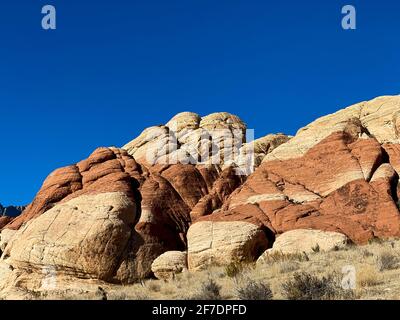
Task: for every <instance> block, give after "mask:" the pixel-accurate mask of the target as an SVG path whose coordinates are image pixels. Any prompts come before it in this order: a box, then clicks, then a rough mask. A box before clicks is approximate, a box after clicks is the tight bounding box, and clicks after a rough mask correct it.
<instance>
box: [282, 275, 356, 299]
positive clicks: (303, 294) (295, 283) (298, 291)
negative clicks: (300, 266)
mask: <svg viewBox="0 0 400 320" xmlns="http://www.w3.org/2000/svg"><path fill="white" fill-rule="evenodd" d="M282 293H283V296H284V297H285V298H286V299H288V300H333V299H350V298H351V297H352V296H353V292H352V291H351V290H344V289H342V288H341V286H340V283H339V281H338V279H337V278H336V277H335V276H333V275H329V276H326V277H322V278H318V277H316V276H314V275H312V274H309V273H307V272H301V273H296V274H294V276H293V279H291V280H288V281H287V282H285V283H283V285H282Z"/></svg>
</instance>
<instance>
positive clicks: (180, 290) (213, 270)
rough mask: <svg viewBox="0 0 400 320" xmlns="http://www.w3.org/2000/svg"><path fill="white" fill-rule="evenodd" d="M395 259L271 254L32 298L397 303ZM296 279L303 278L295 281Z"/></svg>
mask: <svg viewBox="0 0 400 320" xmlns="http://www.w3.org/2000/svg"><path fill="white" fill-rule="evenodd" d="M315 251H318V250H317V249H316V250H315ZM399 257H400V241H385V242H383V241H372V242H371V243H369V244H368V245H366V246H348V247H346V248H345V249H341V250H334V251H330V252H322V251H319V252H314V253H312V254H310V255H305V254H295V255H293V254H292V255H288V254H282V253H275V254H272V255H270V256H269V257H267V258H266V259H264V261H263V262H262V263H259V264H257V265H255V264H253V265H248V264H240V263H235V264H232V265H230V266H227V267H210V268H209V269H207V270H205V271H200V272H195V273H192V272H184V273H182V274H178V275H177V276H176V277H175V278H174V279H170V280H167V281H162V280H156V279H150V280H146V281H143V282H142V283H138V284H133V285H128V286H118V285H106V284H104V285H103V284H102V285H101V288H102V289H101V290H99V289H98V285H97V286H95V287H93V291H91V290H89V289H88V290H86V289H85V290H81V291H79V290H72V291H64V292H57V293H54V294H53V295H52V294H50V293H40V294H38V296H37V297H36V298H38V299H99V300H100V299H104V297H107V299H109V300H112V299H119V300H122V299H135V300H137V299H141V300H143V299H146V300H147V299H151V300H159V299H193V298H196V299H212V300H216V299H244V298H247V299H271V298H273V299H288V298H296V297H297V298H302V299H305V298H310V297H311V298H312V299H400V266H399V265H398V263H399V259H398V258H399ZM346 266H352V267H353V268H354V270H355V275H356V279H355V285H356V288H355V290H343V289H342V288H341V286H340V285H341V279H343V277H344V274H343V273H342V270H343V269H342V268H343V267H346ZM298 274H303V276H302V277H299V276H296V275H298ZM304 274H307V275H308V276H304ZM296 277H297V280H296ZM288 283H289V284H291V289H292V291H291V292H292V293H293V292H294V296H290V295H288V290H285V286H284V285H285V284H288ZM321 288H322V290H319V289H321ZM286 289H289V287H288V286H286ZM293 289H296V290H293ZM78 291H79V292H78ZM304 292H305V293H304Z"/></svg>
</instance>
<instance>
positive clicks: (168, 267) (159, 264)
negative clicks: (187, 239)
mask: <svg viewBox="0 0 400 320" xmlns="http://www.w3.org/2000/svg"><path fill="white" fill-rule="evenodd" d="M187 268H188V267H187V253H186V252H181V251H167V252H165V253H163V254H162V255H160V256H159V257H158V258H157V259H155V260H154V261H153V263H152V265H151V270H152V271H153V273H154V275H155V276H156V277H157V278H158V279H162V280H168V279H172V278H174V276H175V275H176V274H178V273H182V272H183V271H185V270H187Z"/></svg>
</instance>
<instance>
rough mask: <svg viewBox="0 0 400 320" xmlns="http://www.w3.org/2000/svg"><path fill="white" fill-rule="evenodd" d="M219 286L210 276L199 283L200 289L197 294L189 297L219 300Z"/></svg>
mask: <svg viewBox="0 0 400 320" xmlns="http://www.w3.org/2000/svg"><path fill="white" fill-rule="evenodd" d="M220 291H221V286H220V285H218V283H217V282H215V280H213V279H212V278H207V280H206V281H205V282H203V283H202V284H201V287H200V290H199V292H198V293H197V294H195V295H194V296H192V297H190V299H192V300H221V294H220Z"/></svg>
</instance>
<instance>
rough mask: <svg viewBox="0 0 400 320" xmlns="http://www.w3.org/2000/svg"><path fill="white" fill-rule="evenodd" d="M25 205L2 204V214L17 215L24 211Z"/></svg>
mask: <svg viewBox="0 0 400 320" xmlns="http://www.w3.org/2000/svg"><path fill="white" fill-rule="evenodd" d="M24 209H25V206H8V207H3V206H2V205H1V204H0V216H8V217H17V216H19V215H20V214H21V212H22V211H24Z"/></svg>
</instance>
